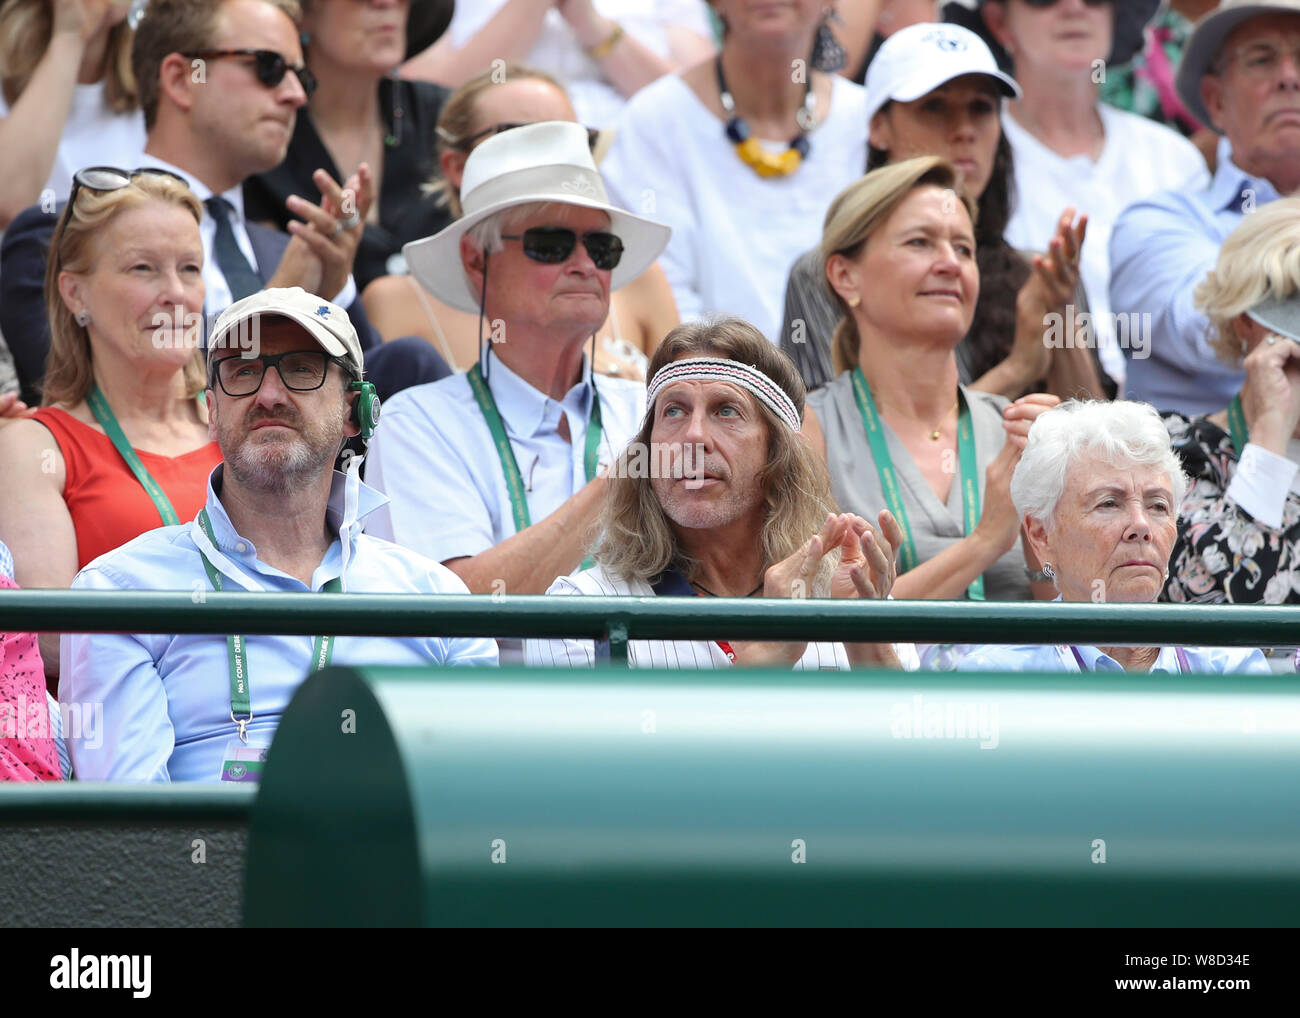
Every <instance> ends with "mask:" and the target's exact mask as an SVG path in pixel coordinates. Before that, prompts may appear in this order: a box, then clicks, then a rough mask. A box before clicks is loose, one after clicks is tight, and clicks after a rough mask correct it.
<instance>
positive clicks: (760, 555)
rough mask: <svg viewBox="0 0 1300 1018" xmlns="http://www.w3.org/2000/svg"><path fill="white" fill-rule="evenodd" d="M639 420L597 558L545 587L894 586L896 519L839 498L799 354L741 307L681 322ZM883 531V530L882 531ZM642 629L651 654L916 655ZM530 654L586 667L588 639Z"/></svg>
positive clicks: (736, 590) (718, 592) (911, 663)
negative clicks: (812, 434)
mask: <svg viewBox="0 0 1300 1018" xmlns="http://www.w3.org/2000/svg"><path fill="white" fill-rule="evenodd" d="M650 378H651V382H650V387H649V391H648V394H647V402H648V408H647V411H646V416H645V420H644V421H643V422H642V425H641V430H640V433H639V434H638V435H637V437H636V439H635V440H634V441H633V442H632V443H631V444H630V445H629V446H628V448H627V450H625V451H624V453H623V455H622V456H620V457H619V459H618V461H617V462H616V463H615V464H614V467H613V470H612V471H611V475H610V478H609V482H608V484H609V491H608V494H607V497H606V503H605V509H604V511H603V514H602V516H601V519H600V524H601V530H600V539H599V543H598V544H597V546H596V548H595V551H594V553H593V555H594V559H595V565H594V566H593V567H592V568H590V569H586V570H583V571H581V572H578V573H576V574H574V575H571V576H564V577H561V578H559V579H557V580H556V581H555V583H554V584H552V585H551V588H550V589H549V590H548V591H547V593H548V594H587V595H613V596H618V595H624V596H626V595H632V596H638V597H644V596H648V595H667V596H686V597H690V596H703V597H711V596H719V597H755V596H758V595H760V594H761V595H762V596H764V597H825V596H831V597H858V598H879V597H885V596H887V595H888V593H889V589H890V587H891V586H892V585H893V581H894V576H895V568H894V548H895V547H896V546H897V544H898V542H899V541H900V540H901V536H902V535H901V533H900V532H899V529H898V524H897V523H896V522H895V520H894V518H893V517H892V516H891V515H890V514H889V513H888V512H882V513H881V514H880V519H879V524H880V529H879V530H877V529H876V528H875V527H873V526H872V525H871V524H870V523H868V522H867V521H866V520H864V519H863V518H862V517H860V516H854V515H852V514H848V513H844V514H841V513H838V512H837V511H836V509H835V502H834V499H833V498H832V496H831V491H830V478H829V476H828V475H827V473H826V467H825V465H824V464H823V463H822V461H821V460H820V459H819V458H818V457H817V456H816V454H815V453H813V452H812V450H811V448H810V447H809V446H808V444H807V442H806V441H805V439H804V437H803V435H802V433H801V430H800V429H801V425H802V419H803V404H804V387H803V383H802V381H800V379H799V373H798V371H797V370H796V369H795V366H794V364H793V363H792V362H791V361H790V360H789V358H787V357H786V356H785V355H784V354H782V353H781V352H780V351H779V350H777V349H776V348H775V347H773V346H772V344H771V343H769V342H768V341H767V339H766V338H765V337H764V336H763V334H762V333H760V332H759V331H758V330H757V329H755V328H754V327H753V326H752V325H749V324H748V323H746V322H743V321H741V320H740V319H737V318H722V319H717V320H714V321H704V322H696V323H691V324H687V325H682V326H679V327H678V328H676V329H674V330H673V331H672V332H670V333H669V334H668V336H667V338H665V339H664V341H663V343H662V344H661V345H660V346H659V348H658V350H656V352H655V355H654V358H653V359H652V361H651V364H650ZM882 532H883V533H882ZM725 636H726V634H723V633H720V634H718V637H719V638H718V639H716V640H713V641H707V640H634V641H632V643H631V644H630V646H629V648H628V661H629V664H631V665H632V666H633V667H642V668H651V667H653V668H727V667H731V666H733V665H736V666H759V665H765V666H770V667H778V668H780V667H786V668H789V667H794V668H796V669H813V670H817V669H845V668H849V667H852V666H854V665H861V666H876V667H895V668H896V667H899V665H900V663H902V664H905V665H906V666H907V667H915V666H916V652H915V649H914V648H913V647H911V646H910V645H899V646H895V645H891V644H849V645H847V646H846V645H844V644H840V643H800V642H792V643H771V642H750V643H740V642H735V641H730V640H727V639H726V638H725ZM525 656H526V659H527V661H528V663H529V664H530V665H542V666H557V665H558V666H586V665H590V664H592V663H593V662H596V661H599V660H601V659H602V658H603V657H607V656H608V647H607V646H606V645H603V644H598V643H593V641H591V640H530V641H528V642H527V643H526V644H525Z"/></svg>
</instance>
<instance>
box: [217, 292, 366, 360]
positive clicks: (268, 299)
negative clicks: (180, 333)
mask: <svg viewBox="0 0 1300 1018" xmlns="http://www.w3.org/2000/svg"><path fill="white" fill-rule="evenodd" d="M264 315H271V316H277V315H278V316H280V317H282V318H287V319H289V320H290V321H291V322H295V323H296V324H298V325H301V326H302V328H303V329H304V330H305V331H306V332H307V333H308V334H309V335H310V336H311V338H312V339H314V340H315V341H316V342H317V343H318V344H319V345H320V348H321V349H322V350H324V351H325V352H326V353H327V354H329V355H330V356H331V357H341V358H342V359H343V360H345V361H347V362H348V363H349V364H350V365H352V367H353V368H355V369H356V377H358V378H361V377H362V372H363V371H364V369H365V359H364V358H363V357H362V354H361V340H360V339H359V338H358V337H357V330H356V328H355V327H354V326H353V324H352V319H351V318H349V317H348V313H347V312H346V311H344V310H343V309H342V308H341V307H339V306H338V305H337V304H334V303H332V302H331V301H328V300H325V299H324V298H323V297H317V296H316V295H315V294H314V293H308V292H307V291H306V290H304V289H303V288H302V287H301V286H274V287H271V288H270V289H268V290H258V291H257V292H256V293H251V294H249V295H248V296H247V297H245V298H244V299H243V300H237V301H235V303H233V304H231V305H230V307H228V308H226V310H225V311H223V312H221V314H220V316H218V318H217V320H216V322H215V323H214V324H213V326H212V335H211V336H209V337H208V359H209V360H211V359H212V355H213V353H215V352H216V351H217V350H219V349H221V348H222V347H224V346H230V345H235V344H227V343H226V342H225V340H226V339H227V338H229V337H230V334H231V333H232V332H236V330H239V329H240V327H241V326H243V325H244V324H245V323H247V322H250V321H252V320H253V319H257V318H261V317H262V316H264ZM237 336H238V333H237ZM238 339H239V340H240V342H241V343H242V341H243V339H244V337H243V336H238Z"/></svg>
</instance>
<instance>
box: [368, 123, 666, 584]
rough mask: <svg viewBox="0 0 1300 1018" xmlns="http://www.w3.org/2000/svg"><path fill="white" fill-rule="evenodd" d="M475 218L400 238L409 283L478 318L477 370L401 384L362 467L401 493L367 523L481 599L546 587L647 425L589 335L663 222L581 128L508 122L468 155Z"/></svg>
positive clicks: (636, 270)
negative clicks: (624, 197)
mask: <svg viewBox="0 0 1300 1018" xmlns="http://www.w3.org/2000/svg"><path fill="white" fill-rule="evenodd" d="M461 202H462V204H463V206H464V210H465V211H464V215H462V216H461V218H460V219H458V220H457V221H456V222H455V223H453V224H452V225H451V226H449V227H447V228H446V229H445V230H443V231H442V232H441V233H438V234H437V235H435V236H433V237H428V238H425V239H424V240H419V241H415V242H413V243H411V244H407V245H406V247H405V249H404V250H405V253H406V259H407V262H408V263H409V264H410V266H411V272H412V274H413V275H414V276H415V278H416V279H417V280H418V281H419V282H420V283H421V285H423V286H424V287H425V288H427V289H428V290H429V291H430V292H432V293H433V294H434V295H435V296H437V297H439V298H440V299H441V300H443V301H444V302H446V303H448V304H450V305H452V306H453V307H456V308H460V309H461V310H464V311H470V312H478V313H479V316H480V335H481V337H482V339H483V340H486V346H485V348H484V351H483V353H482V355H481V357H480V359H479V363H478V364H476V365H475V366H474V367H473V368H471V369H470V371H469V372H467V373H466V374H462V375H455V376H453V377H452V378H444V379H443V380H442V381H439V382H432V383H430V384H428V385H419V386H414V387H412V388H410V389H406V390H404V391H403V392H400V393H398V395H397V397H396V398H395V399H393V400H392V402H391V404H390V405H389V406H388V407H386V408H385V409H386V417H385V427H384V433H383V434H382V435H381V436H380V437H379V440H378V441H377V442H376V444H375V446H374V448H373V449H372V451H371V455H370V458H369V467H368V471H369V472H368V473H367V475H366V476H367V479H368V480H369V481H370V482H371V483H372V484H374V485H375V487H377V488H379V489H380V490H381V491H383V492H384V493H385V494H387V495H388V496H389V498H390V499H391V500H392V501H391V503H390V504H389V505H388V506H387V507H386V508H385V509H384V510H381V511H380V512H379V513H377V514H376V517H375V521H374V524H373V525H372V526H371V527H370V532H371V533H374V534H378V535H380V536H381V537H387V538H389V539H391V540H393V541H396V542H397V543H398V544H401V545H404V546H406V547H408V548H413V549H414V550H416V551H418V552H420V553H421V554H423V555H427V556H429V557H430V558H432V559H435V560H437V561H439V562H442V563H443V564H444V565H446V566H448V567H449V568H450V569H452V570H453V571H455V572H456V573H457V574H458V575H459V576H460V577H461V578H462V579H463V580H464V581H465V583H466V584H467V585H468V586H469V588H470V590H472V591H473V592H474V593H477V594H486V593H491V594H497V593H510V594H541V593H543V592H544V591H545V590H546V588H547V587H549V586H550V585H551V581H553V580H554V579H555V578H556V577H557V576H564V575H566V574H567V573H570V572H573V571H574V569H576V568H577V566H578V565H579V563H580V562H582V560H583V558H584V556H585V555H586V554H587V550H588V547H589V543H590V541H591V539H592V538H594V536H595V535H594V534H593V533H592V524H593V523H594V522H595V519H596V516H597V514H598V512H599V510H600V506H601V500H602V499H603V498H604V492H605V479H604V477H603V476H602V474H601V468H602V467H604V466H607V465H608V464H610V463H612V462H613V460H614V458H615V457H616V456H617V455H618V453H619V452H621V451H622V449H623V447H624V445H626V444H627V442H628V440H629V439H631V437H632V436H633V435H634V434H635V433H636V430H637V428H638V426H639V425H640V421H641V415H642V411H643V410H644V407H645V386H644V385H643V384H641V383H640V382H633V381H630V380H627V379H618V378H607V377H604V376H602V377H601V378H600V380H599V384H597V382H596V381H595V380H594V379H593V378H592V377H591V367H590V360H589V358H588V357H586V356H584V354H583V347H584V344H585V343H586V341H587V340H589V339H590V338H591V337H592V336H593V335H594V334H595V332H596V330H597V329H599V328H600V326H601V323H602V322H604V321H605V318H606V317H607V315H608V313H609V295H610V291H611V290H615V289H617V288H618V287H620V286H622V285H623V284H624V283H627V282H630V281H631V280H632V279H635V278H636V277H637V276H638V275H640V274H641V273H642V272H644V271H645V270H646V269H647V268H649V267H650V265H651V264H653V263H654V260H655V259H656V258H657V257H658V256H659V253H660V252H661V251H662V250H663V249H664V245H665V244H666V243H667V242H668V234H669V230H668V228H667V227H666V226H662V225H660V224H659V223H654V222H651V221H650V220H647V219H643V218H641V217H639V216H634V215H632V214H631V213H629V212H626V211H624V210H623V209H620V208H618V207H617V206H615V205H613V204H611V203H610V202H609V200H608V199H607V198H606V196H605V185H604V182H603V181H602V180H601V177H600V174H599V173H598V172H597V170H596V166H595V163H594V162H593V161H592V158H591V151H590V148H589V146H588V137H587V131H586V129H585V128H584V127H582V126H581V125H579V124H573V123H562V122H559V121H552V122H542V123H536V124H528V125H527V126H524V127H516V128H514V129H512V130H509V131H502V132H501V133H500V134H498V135H496V136H495V137H493V138H489V139H488V140H487V141H485V142H483V144H481V145H479V146H478V148H476V149H474V151H473V152H472V153H471V154H470V156H469V159H468V160H467V161H466V163H465V176H464V180H463V182H462V184H461Z"/></svg>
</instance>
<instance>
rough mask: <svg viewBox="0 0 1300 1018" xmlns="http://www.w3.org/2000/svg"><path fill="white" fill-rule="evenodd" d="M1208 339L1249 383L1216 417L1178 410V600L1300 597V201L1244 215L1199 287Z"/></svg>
mask: <svg viewBox="0 0 1300 1018" xmlns="http://www.w3.org/2000/svg"><path fill="white" fill-rule="evenodd" d="M1196 303H1197V308H1198V309H1199V310H1200V311H1201V312H1202V313H1204V314H1205V315H1206V316H1207V317H1208V318H1209V320H1210V328H1211V329H1212V330H1213V331H1212V335H1211V339H1210V343H1211V344H1212V345H1213V347H1214V349H1215V351H1217V352H1218V354H1219V356H1220V357H1221V358H1222V359H1223V360H1224V361H1225V362H1226V363H1228V364H1230V365H1232V366H1233V367H1238V368H1242V369H1244V371H1245V375H1246V380H1245V382H1244V383H1243V385H1242V387H1241V393H1240V394H1239V395H1237V396H1235V397H1234V398H1233V399H1232V401H1231V402H1230V403H1229V405H1228V408H1227V409H1225V410H1221V411H1219V412H1218V413H1215V414H1210V415H1209V416H1208V417H1197V418H1195V419H1188V418H1187V417H1185V416H1183V415H1182V414H1169V415H1167V416H1166V418H1165V425H1166V427H1168V429H1169V433H1170V435H1171V436H1172V437H1173V440H1174V450H1175V452H1177V453H1178V454H1179V456H1180V457H1181V458H1182V461H1183V467H1184V469H1186V470H1187V472H1188V473H1189V474H1190V475H1191V479H1192V483H1191V488H1190V489H1189V491H1188V493H1187V497H1186V498H1185V499H1184V500H1183V503H1182V514H1181V516H1180V519H1179V527H1178V541H1177V543H1176V544H1175V545H1174V552H1173V558H1172V565H1173V568H1172V572H1171V574H1170V576H1169V583H1168V585H1167V586H1166V588H1165V597H1166V599H1168V600H1170V601H1201V602H1205V601H1210V602H1219V601H1229V602H1232V603H1234V604H1289V603H1295V602H1298V601H1300V476H1298V475H1300V434H1298V431H1300V198H1282V199H1280V200H1278V201H1275V202H1273V203H1271V204H1269V205H1266V206H1264V207H1263V208H1262V209H1259V210H1257V211H1256V212H1254V213H1252V214H1251V215H1249V216H1246V218H1245V219H1243V220H1242V223H1241V225H1240V226H1238V227H1237V229H1235V230H1234V231H1233V232H1232V234H1231V235H1229V237H1228V239H1227V240H1225V241H1224V242H1223V248H1222V249H1221V250H1220V252H1219V260H1218V263H1217V264H1216V265H1215V267H1214V269H1213V270H1212V271H1211V272H1210V274H1209V275H1208V276H1207V277H1206V279H1205V281H1204V282H1203V283H1201V285H1200V286H1199V287H1198V288H1197V291H1196Z"/></svg>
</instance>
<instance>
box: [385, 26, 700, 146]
mask: <svg viewBox="0 0 1300 1018" xmlns="http://www.w3.org/2000/svg"><path fill="white" fill-rule="evenodd" d="M713 50H714V45H713V31H712V27H711V26H710V24H709V19H708V11H707V8H706V7H705V5H704V3H703V0H474V2H473V3H466V2H464V0H461V2H460V3H458V4H456V12H455V15H454V16H453V18H452V21H451V28H450V30H449V31H448V32H447V35H446V36H444V37H443V38H442V39H441V40H440V41H439V42H438V44H437V45H435V46H433V47H432V48H431V49H429V50H428V51H427V52H425V53H423V54H421V55H420V56H418V57H416V58H415V59H413V60H411V61H410V62H409V63H407V65H406V67H405V68H404V69H403V73H404V74H405V75H406V76H407V77H412V78H427V79H429V80H430V81H437V82H441V83H442V84H444V85H450V86H451V87H453V88H455V87H458V86H460V85H462V84H464V83H465V82H467V81H468V80H469V79H470V78H471V77H473V76H474V75H476V74H478V73H480V72H481V71H483V70H484V69H486V68H489V67H490V66H496V62H497V61H507V62H517V63H525V64H528V65H529V66H530V67H536V68H538V69H539V70H543V71H546V72H547V73H548V74H550V75H552V76H553V77H555V78H556V80H558V81H559V82H560V83H561V84H562V85H563V87H564V88H565V89H566V90H567V91H568V93H569V95H570V96H571V97H572V99H573V105H574V106H575V107H576V108H577V110H578V120H579V121H580V122H581V123H584V124H589V125H591V126H592V127H601V128H603V127H610V126H612V125H613V123H614V121H615V119H616V118H617V116H618V113H619V111H620V110H621V109H622V108H623V104H624V103H625V102H626V101H627V100H628V99H629V98H631V97H632V96H633V95H635V94H636V93H637V91H638V90H639V89H642V88H644V87H645V86H646V85H649V84H650V83H651V82H652V81H655V80H656V79H658V78H661V77H662V76H663V75H665V74H672V73H673V72H675V71H678V70H681V69H682V68H684V67H689V66H691V65H692V64H694V63H696V62H697V61H699V60H703V59H705V58H706V57H708V55H709V54H710V53H712V52H713Z"/></svg>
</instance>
